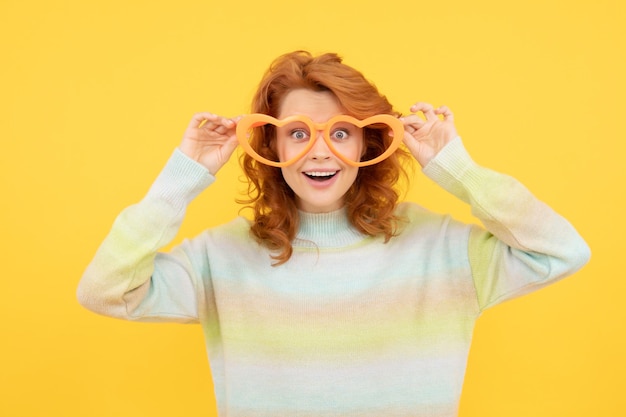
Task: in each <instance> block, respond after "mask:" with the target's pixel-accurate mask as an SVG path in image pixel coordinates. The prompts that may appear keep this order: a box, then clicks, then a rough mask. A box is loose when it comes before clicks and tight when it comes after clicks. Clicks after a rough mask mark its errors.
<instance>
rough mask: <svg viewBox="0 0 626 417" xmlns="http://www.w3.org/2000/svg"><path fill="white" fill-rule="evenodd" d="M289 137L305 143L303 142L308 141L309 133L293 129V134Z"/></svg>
mask: <svg viewBox="0 0 626 417" xmlns="http://www.w3.org/2000/svg"><path fill="white" fill-rule="evenodd" d="M289 136H291V137H292V138H293V139H295V140H296V141H303V140H308V138H309V132H307V131H306V130H304V129H293V130H292V131H291V133H290V134H289Z"/></svg>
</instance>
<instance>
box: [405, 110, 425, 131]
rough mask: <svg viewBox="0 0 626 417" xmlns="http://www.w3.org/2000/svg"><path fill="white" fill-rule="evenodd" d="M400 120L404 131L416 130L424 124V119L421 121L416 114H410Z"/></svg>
mask: <svg viewBox="0 0 626 417" xmlns="http://www.w3.org/2000/svg"><path fill="white" fill-rule="evenodd" d="M400 120H401V121H402V123H403V124H404V127H405V129H407V128H408V129H413V130H417V129H419V128H421V127H423V126H424V125H425V124H426V122H425V121H424V119H422V118H421V117H419V116H418V115H416V114H410V115H408V116H405V117H402V118H401V119H400Z"/></svg>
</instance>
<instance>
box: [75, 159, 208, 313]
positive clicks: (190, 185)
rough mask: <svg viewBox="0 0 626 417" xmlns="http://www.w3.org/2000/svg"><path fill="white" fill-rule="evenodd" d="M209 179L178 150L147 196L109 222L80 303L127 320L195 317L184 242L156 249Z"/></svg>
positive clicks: (194, 287) (83, 281)
mask: <svg viewBox="0 0 626 417" xmlns="http://www.w3.org/2000/svg"><path fill="white" fill-rule="evenodd" d="M213 181H214V177H213V176H212V175H211V174H210V173H209V172H208V171H207V170H206V169H205V168H204V167H203V166H201V165H200V164H197V163H196V162H195V161H193V160H191V159H189V158H187V157H186V156H185V155H184V154H183V153H182V152H181V151H180V150H178V149H176V150H175V151H174V153H173V155H172V156H171V157H170V159H169V160H168V162H167V164H166V165H165V167H164V169H163V170H162V171H161V173H160V174H159V176H158V177H157V179H156V180H155V182H154V183H153V185H152V187H151V188H150V190H149V191H148V193H147V195H146V196H145V197H144V198H143V199H142V200H141V201H140V202H139V203H137V204H135V205H132V206H130V207H128V208H126V209H125V210H123V211H122V212H121V213H120V215H119V216H118V217H117V219H116V220H115V222H114V223H113V227H112V229H111V231H110V232H109V234H108V235H107V237H106V238H105V240H104V241H103V242H102V244H101V245H100V247H99V248H98V250H97V252H96V255H95V257H94V258H93V260H92V261H91V263H90V264H89V265H88V267H87V269H86V271H85V273H84V275H83V277H82V278H81V280H80V283H79V285H78V290H77V296H78V300H79V302H80V304H81V305H83V306H84V307H86V308H88V309H89V310H92V311H94V312H96V313H99V314H104V315H107V316H112V317H117V318H122V319H128V320H142V321H178V322H195V321H197V319H198V308H197V303H198V301H197V300H198V293H197V290H198V288H197V287H199V278H198V277H197V276H196V273H195V272H194V268H193V267H192V264H191V261H190V259H189V257H188V256H187V254H186V252H185V249H184V245H181V246H180V247H178V248H176V249H175V250H173V251H172V252H171V253H169V254H160V253H158V250H159V249H161V248H162V247H163V246H165V245H167V244H168V243H170V242H171V241H172V239H173V238H174V237H175V236H176V233H177V232H178V229H179V227H180V224H181V223H182V220H183V217H184V214H185V211H186V208H187V205H188V204H189V203H190V202H191V200H193V198H195V197H196V196H197V195H198V194H200V192H202V191H203V190H204V189H205V188H206V187H208V186H209V185H210V184H211V183H212V182H213Z"/></svg>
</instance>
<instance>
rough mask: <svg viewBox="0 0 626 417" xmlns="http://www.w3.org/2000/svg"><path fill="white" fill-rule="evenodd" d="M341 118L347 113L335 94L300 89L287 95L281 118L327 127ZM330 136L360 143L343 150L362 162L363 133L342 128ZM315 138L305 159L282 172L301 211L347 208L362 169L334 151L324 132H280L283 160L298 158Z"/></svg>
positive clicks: (291, 129)
mask: <svg viewBox="0 0 626 417" xmlns="http://www.w3.org/2000/svg"><path fill="white" fill-rule="evenodd" d="M340 114H344V111H343V109H342V108H341V107H340V105H339V103H338V101H337V99H336V98H335V96H334V95H333V94H332V93H331V92H328V91H312V90H306V89H297V90H292V91H290V92H289V93H287V94H286V95H285V97H284V98H283V102H282V104H281V106H280V110H279V114H278V115H277V118H278V119H283V118H285V117H288V116H295V115H304V116H307V117H309V118H310V119H311V120H313V122H315V123H325V122H326V121H328V120H329V119H330V118H332V117H334V116H337V115H340ZM330 134H331V137H333V135H335V136H337V138H340V139H345V138H346V137H350V139H356V140H350V143H352V145H350V146H349V147H348V148H347V149H342V154H344V155H346V156H349V157H350V158H351V159H353V160H359V157H360V155H362V154H363V130H362V129H359V128H356V127H354V126H352V128H346V129H341V128H338V129H336V131H332V132H331V133H330ZM311 135H314V137H315V144H314V145H313V147H312V148H311V150H310V151H309V152H308V153H307V154H306V155H305V156H304V157H303V158H302V159H300V160H299V161H297V162H296V163H294V164H293V165H290V166H288V167H284V168H281V170H282V174H283V177H284V178H285V181H286V182H287V184H288V185H289V187H290V188H291V189H292V190H293V192H294V193H295V195H296V205H297V207H298V208H299V209H300V210H302V211H306V212H311V213H326V212H330V211H333V210H337V209H339V208H341V207H343V205H344V196H345V194H346V192H347V191H348V190H349V189H350V187H351V186H352V184H353V183H354V181H355V179H356V176H357V174H358V172H359V169H358V168H357V167H353V166H350V165H347V164H345V163H344V162H343V161H342V160H341V159H339V158H338V157H337V156H335V155H334V154H333V153H332V152H331V151H330V149H329V148H328V145H327V144H326V142H324V138H323V137H322V136H323V132H321V131H318V132H309V131H308V128H306V127H305V126H300V127H298V126H292V125H287V126H283V127H279V128H277V132H276V144H277V151H278V157H279V159H280V160H281V161H286V160H289V159H291V158H292V157H294V156H295V155H297V154H298V153H299V149H302V146H303V143H305V142H307V141H308V138H310V137H311ZM345 135H348V136H345Z"/></svg>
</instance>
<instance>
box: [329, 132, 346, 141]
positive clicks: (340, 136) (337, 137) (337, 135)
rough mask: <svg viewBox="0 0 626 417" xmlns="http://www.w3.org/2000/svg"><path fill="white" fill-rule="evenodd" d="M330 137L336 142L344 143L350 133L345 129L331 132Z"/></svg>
mask: <svg viewBox="0 0 626 417" xmlns="http://www.w3.org/2000/svg"><path fill="white" fill-rule="evenodd" d="M331 137H332V138H333V139H335V140H337V141H345V140H346V139H348V137H350V132H348V130H347V129H337V130H335V131H334V132H333V134H332V136H331Z"/></svg>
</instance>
